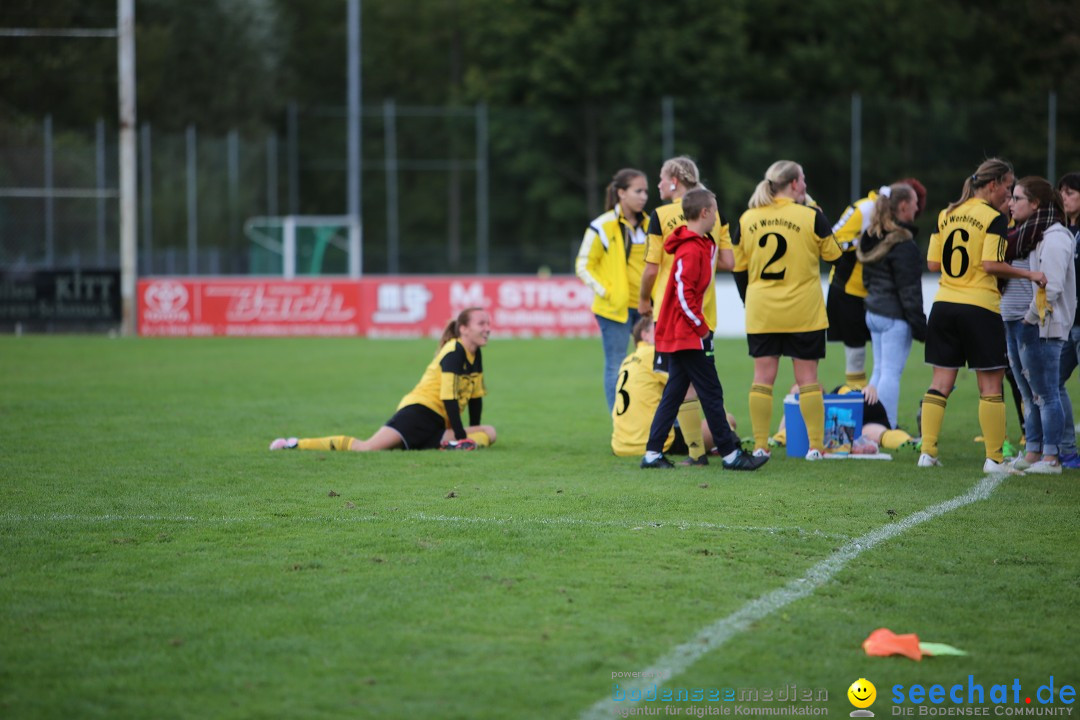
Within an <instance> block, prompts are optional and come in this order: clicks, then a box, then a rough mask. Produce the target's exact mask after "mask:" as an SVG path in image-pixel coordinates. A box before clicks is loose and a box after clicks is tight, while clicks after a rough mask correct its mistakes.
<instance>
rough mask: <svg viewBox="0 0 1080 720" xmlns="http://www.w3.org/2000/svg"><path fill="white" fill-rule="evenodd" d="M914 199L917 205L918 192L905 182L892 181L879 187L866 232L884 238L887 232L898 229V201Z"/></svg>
mask: <svg viewBox="0 0 1080 720" xmlns="http://www.w3.org/2000/svg"><path fill="white" fill-rule="evenodd" d="M911 200H914V201H915V202H916V207H917V206H918V205H917V203H918V194H917V193H916V192H915V188H913V187H911V186H910V185H908V184H907V183H893V184H892V185H886V186H885V187H883V188H881V191H880V193H879V194H878V199H877V201H876V202H875V203H874V210H873V212H872V213H871V215H870V225H869V226H868V227H867V229H866V232H868V233H869V234H871V235H876V236H877V237H879V238H884V237H885V236H886V235H888V234H889V233H891V232H893V231H895V230H899V229H900V224H899V223H898V222H897V220H896V211H897V209H899V207H900V203H902V202H905V201H911Z"/></svg>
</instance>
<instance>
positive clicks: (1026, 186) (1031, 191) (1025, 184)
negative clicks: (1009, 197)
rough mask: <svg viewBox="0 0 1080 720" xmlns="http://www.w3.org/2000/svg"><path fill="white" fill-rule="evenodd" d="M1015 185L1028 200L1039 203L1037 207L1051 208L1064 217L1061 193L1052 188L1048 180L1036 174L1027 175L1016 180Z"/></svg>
mask: <svg viewBox="0 0 1080 720" xmlns="http://www.w3.org/2000/svg"><path fill="white" fill-rule="evenodd" d="M1016 186H1017V187H1018V188H1020V189H1022V190H1023V191H1024V195H1025V196H1027V199H1028V200H1034V201H1035V202H1037V203H1038V204H1039V209H1040V210H1041V209H1043V208H1046V209H1047V210H1049V209H1051V208H1053V209H1054V210H1055V211H1056V212H1057V214H1058V217H1060V218H1064V217H1065V207H1064V206H1063V205H1062V204H1061V193H1059V192H1058V191H1057V190H1055V189H1054V186H1053V185H1051V184H1050V181H1049V180H1047V179H1046V178H1041V177H1038V176H1037V175H1029V176H1027V177H1025V178H1020V179H1019V180H1017V181H1016Z"/></svg>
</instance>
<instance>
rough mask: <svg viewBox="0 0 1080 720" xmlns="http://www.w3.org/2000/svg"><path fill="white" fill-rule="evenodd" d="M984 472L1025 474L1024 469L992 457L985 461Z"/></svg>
mask: <svg viewBox="0 0 1080 720" xmlns="http://www.w3.org/2000/svg"><path fill="white" fill-rule="evenodd" d="M983 473H985V474H987V475H1023V474H1024V471H1023V470H1017V469H1016V468H1014V467H1013V466H1012V465H1010V464H1009V463H1007V462H998V461H997V460H993V459H992V458H986V462H984V463H983Z"/></svg>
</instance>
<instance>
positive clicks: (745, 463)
mask: <svg viewBox="0 0 1080 720" xmlns="http://www.w3.org/2000/svg"><path fill="white" fill-rule="evenodd" d="M767 462H769V458H767V457H755V456H753V455H750V454H748V453H746V452H743V451H742V450H741V449H739V450H736V451H735V458H734V459H733V460H732V461H731V462H728V461H727V460H725V461H724V469H725V470H757V469H758V468H759V467H761V466H762V465H764V464H765V463H767Z"/></svg>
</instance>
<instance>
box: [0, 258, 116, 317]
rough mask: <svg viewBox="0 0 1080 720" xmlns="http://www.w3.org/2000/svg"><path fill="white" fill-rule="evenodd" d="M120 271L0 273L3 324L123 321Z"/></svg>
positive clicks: (0, 308)
mask: <svg viewBox="0 0 1080 720" xmlns="http://www.w3.org/2000/svg"><path fill="white" fill-rule="evenodd" d="M120 317H121V304H120V273H119V271H117V270H35V271H26V272H22V271H6V272H0V323H5V324H7V323H30V324H37V323H62V324H63V323H68V324H95V323H109V324H111V323H119V322H120Z"/></svg>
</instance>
